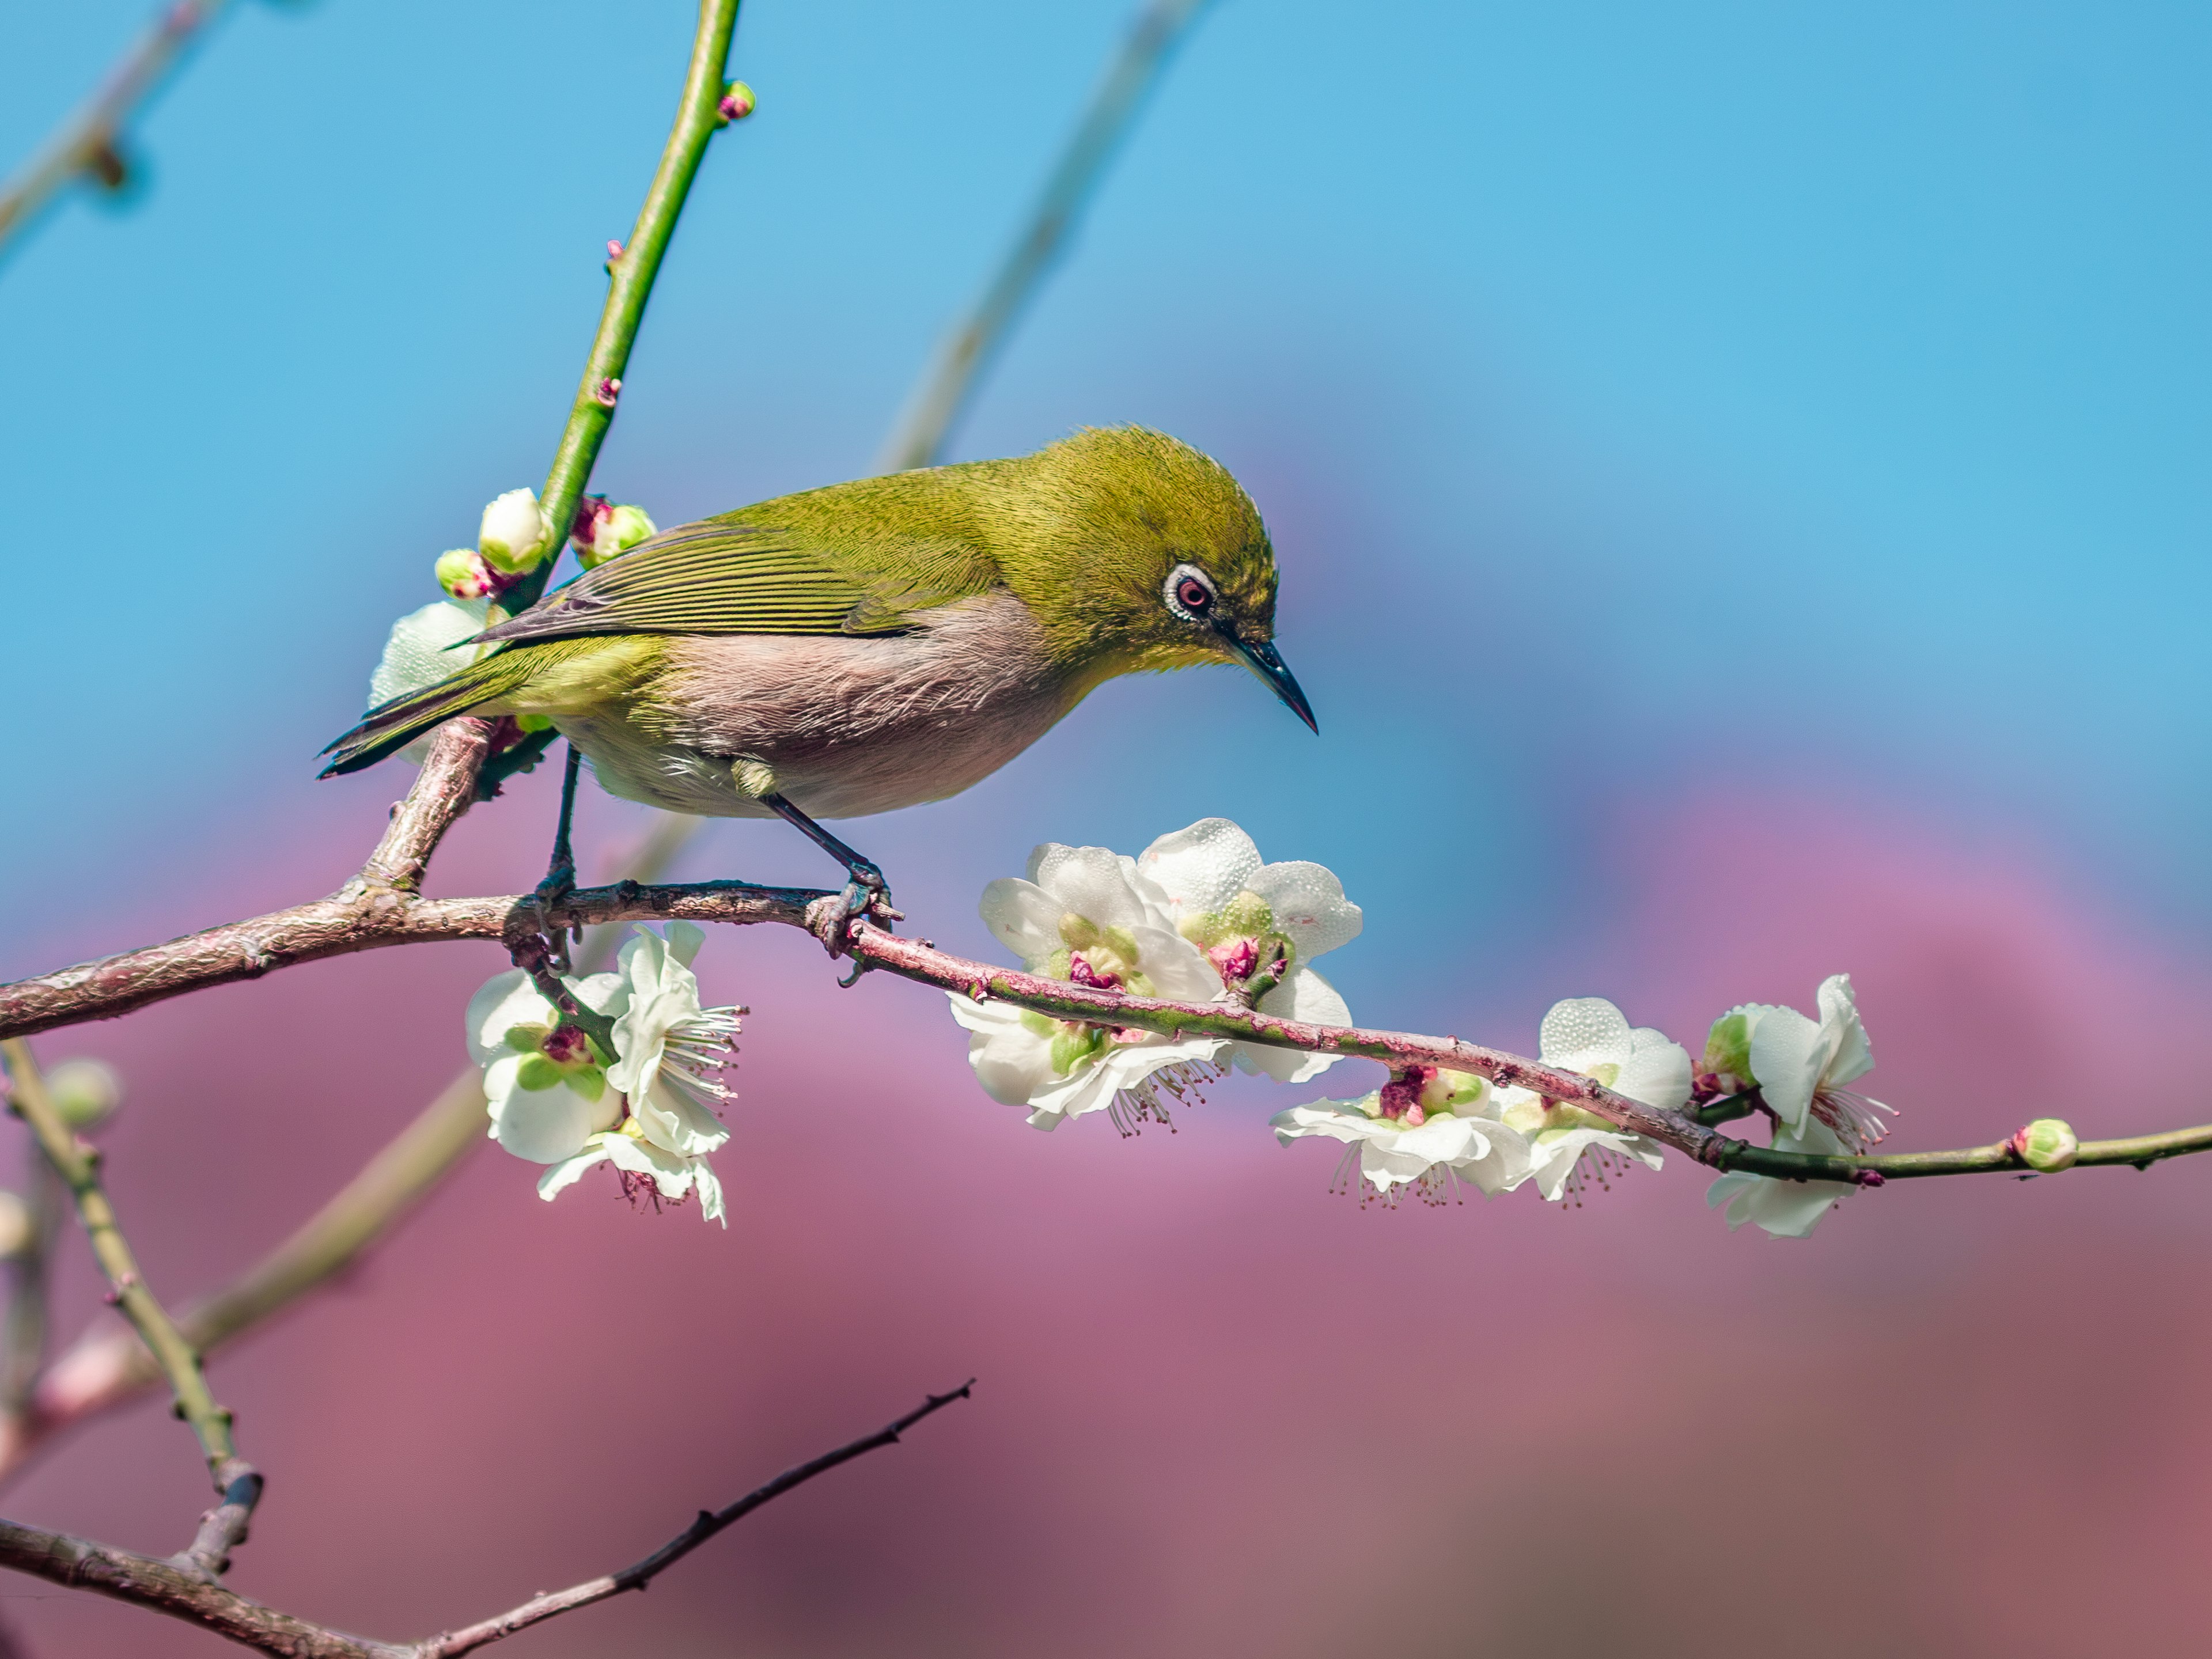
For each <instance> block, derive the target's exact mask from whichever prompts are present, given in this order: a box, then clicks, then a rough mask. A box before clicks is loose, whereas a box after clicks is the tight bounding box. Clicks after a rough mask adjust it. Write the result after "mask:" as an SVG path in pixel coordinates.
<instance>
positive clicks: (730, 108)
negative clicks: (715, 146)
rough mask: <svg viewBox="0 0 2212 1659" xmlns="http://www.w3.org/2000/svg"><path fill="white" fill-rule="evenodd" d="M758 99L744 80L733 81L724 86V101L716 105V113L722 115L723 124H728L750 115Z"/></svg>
mask: <svg viewBox="0 0 2212 1659" xmlns="http://www.w3.org/2000/svg"><path fill="white" fill-rule="evenodd" d="M757 101H758V100H756V99H755V98H754V96H753V89H752V88H750V87H749V86H747V85H746V84H745V83H744V82H742V81H732V82H730V84H729V85H728V86H726V87H725V88H722V101H721V102H720V103H719V104H717V105H715V106H714V113H715V114H717V115H719V116H720V117H721V118H722V122H723V124H724V125H728V124H729V123H730V122H732V121H742V120H744V118H745V117H747V116H748V115H750V114H751V113H752V112H753V109H754V106H755V105H756V104H757Z"/></svg>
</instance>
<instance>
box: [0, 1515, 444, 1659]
mask: <svg viewBox="0 0 2212 1659" xmlns="http://www.w3.org/2000/svg"><path fill="white" fill-rule="evenodd" d="M0 1566H5V1567H13V1568H14V1569H15V1571H18V1572H27V1573H31V1574H33V1575H35V1576H36V1577H40V1578H46V1579H50V1580H52V1582H53V1583H57V1584H60V1585H63V1586H64V1587H65V1588H67V1589H82V1590H91V1591H93V1592H94V1594H95V1595H106V1596H112V1597H113V1598H114V1599H115V1600H116V1601H128V1602H130V1603H131V1605H132V1606H133V1607H146V1608H149V1609H150V1610H151V1611H153V1612H155V1613H167V1614H168V1615H169V1616H170V1617H171V1618H173V1619H182V1620H185V1621H186V1622H187V1623H190V1624H193V1625H197V1626H199V1627H200V1628H201V1629H202V1630H208V1631H213V1632H215V1633H216V1635H218V1636H226V1637H228V1638H230V1639H231V1640H232V1641H234V1642H237V1643H240V1644H242V1645H244V1646H246V1647H249V1648H258V1649H259V1650H261V1651H262V1652H264V1653H272V1654H276V1655H279V1656H281V1659H409V1656H410V1650H409V1649H406V1648H397V1647H392V1646H389V1645H387V1644H385V1643H382V1642H369V1641H364V1640H362V1638H359V1637H354V1636H345V1635H341V1634H340V1633H339V1632H337V1631H333V1630H325V1629H324V1628H323V1627H322V1626H319V1625H311V1624H309V1623H308V1622H307V1620H304V1619H295V1618H294V1617H292V1615H291V1614H289V1613H279V1612H277V1611H276V1609H275V1608H273V1607H263V1606H262V1605H261V1603H259V1602H258V1601H249V1600H248V1599H247V1598H246V1597H245V1596H243V1595H239V1594H238V1592H237V1591H235V1590H232V1589H225V1588H224V1587H223V1586H222V1585H221V1584H217V1583H210V1581H209V1580H207V1579H205V1578H202V1577H197V1576H196V1575H195V1574H193V1573H191V1572H188V1571H185V1570H184V1569H183V1568H180V1567H179V1566H177V1565H175V1564H174V1563H173V1562H169V1561H156V1560H155V1559H153V1558H152V1557H151V1556H145V1555H134V1554H132V1553H131V1552H130V1551H129V1550H119V1549H116V1548H115V1547H112V1546H111V1545H107V1544H95V1543H94V1542H93V1541H91V1540H89V1539H86V1538H72V1537H71V1536H70V1534H67V1533H62V1532H48V1531H46V1530H45V1529H44V1528H39V1527H26V1526H21V1525H19V1524H17V1523H16V1522H13V1521H0Z"/></svg>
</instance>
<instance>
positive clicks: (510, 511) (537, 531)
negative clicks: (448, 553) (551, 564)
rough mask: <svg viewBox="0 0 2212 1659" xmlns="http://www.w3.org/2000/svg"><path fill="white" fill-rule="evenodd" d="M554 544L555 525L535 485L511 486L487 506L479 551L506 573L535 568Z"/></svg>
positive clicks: (492, 565) (515, 573)
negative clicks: (539, 500)
mask: <svg viewBox="0 0 2212 1659" xmlns="http://www.w3.org/2000/svg"><path fill="white" fill-rule="evenodd" d="M552 547H553V526H551V525H550V524H548V523H547V522H546V521H545V509H544V507H540V506H538V492H537V491H536V490H534V489H510V490H508V491H507V494H505V495H501V496H500V497H499V498H498V499H497V500H496V501H493V502H492V503H491V504H490V505H489V506H488V507H485V508H484V510H483V522H482V523H481V524H480V525H478V526H477V552H479V553H481V554H483V558H484V562H485V563H486V564H488V565H489V566H490V567H491V568H493V569H494V570H496V571H498V572H499V573H500V574H502V575H507V576H520V575H522V574H525V573H526V572H528V571H532V570H535V569H536V568H538V565H539V564H540V563H542V562H544V558H545V555H546V554H547V552H549V551H550V550H551V549H552Z"/></svg>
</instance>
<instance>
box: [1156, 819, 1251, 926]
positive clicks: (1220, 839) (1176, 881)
mask: <svg viewBox="0 0 2212 1659" xmlns="http://www.w3.org/2000/svg"><path fill="white" fill-rule="evenodd" d="M1137 868H1138V869H1139V871H1141V872H1143V873H1144V874H1145V875H1146V877H1147V878H1150V879H1151V880H1152V881H1153V882H1155V883H1156V884H1158V886H1159V889H1160V890H1161V891H1162V892H1164V893H1165V894H1166V895H1167V896H1168V902H1169V903H1170V905H1172V906H1173V907H1174V912H1175V915H1176V916H1177V917H1179V918H1180V917H1182V916H1185V915H1206V914H1207V913H1209V912H1212V911H1216V910H1218V909H1220V908H1222V907H1223V906H1224V905H1225V904H1227V903H1228V902H1229V901H1230V900H1231V899H1232V898H1235V897H1236V896H1237V894H1239V893H1241V892H1243V890H1244V889H1245V888H1246V887H1247V886H1249V884H1250V883H1251V879H1252V878H1253V877H1254V876H1255V875H1257V874H1258V873H1259V872H1260V849H1259V848H1257V847H1255V846H1254V845H1253V844H1252V837H1251V836H1248V835H1246V834H1245V833H1244V832H1243V830H1242V829H1238V828H1237V825H1235V824H1234V823H1231V822H1230V821H1229V820H1228V819H1227V818H1200V820H1199V821H1198V822H1197V823H1194V824H1192V825H1190V826H1189V827H1188V828H1187V829H1177V830H1176V831H1175V832H1174V833H1173V834H1171V835H1165V836H1161V837H1160V838H1159V839H1158V841H1155V842H1153V843H1152V845H1151V846H1150V847H1147V848H1145V850H1144V852H1143V853H1142V854H1139V856H1138V859H1137Z"/></svg>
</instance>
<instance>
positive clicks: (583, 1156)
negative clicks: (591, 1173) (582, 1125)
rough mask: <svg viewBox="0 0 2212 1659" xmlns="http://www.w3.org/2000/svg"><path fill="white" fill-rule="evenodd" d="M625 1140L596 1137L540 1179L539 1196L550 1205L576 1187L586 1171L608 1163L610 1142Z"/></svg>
mask: <svg viewBox="0 0 2212 1659" xmlns="http://www.w3.org/2000/svg"><path fill="white" fill-rule="evenodd" d="M620 1139H625V1137H623V1136H621V1135H594V1136H592V1141H591V1144H590V1145H589V1146H586V1147H585V1148H584V1150H583V1151H582V1152H579V1153H577V1154H576V1156H575V1157H574V1158H565V1159H563V1160H562V1162H560V1163H558V1164H555V1165H554V1166H553V1167H552V1168H551V1169H550V1170H546V1171H545V1173H544V1175H542V1176H538V1197H540V1198H542V1199H544V1200H545V1201H546V1202H547V1203H549V1204H550V1203H551V1202H552V1201H553V1200H554V1199H555V1198H556V1197H557V1196H559V1195H560V1194H562V1193H564V1192H566V1191H567V1190H568V1188H571V1187H573V1186H574V1185H575V1184H576V1182H577V1180H578V1179H579V1178H580V1176H582V1175H583V1173H584V1171H585V1170H588V1169H590V1168H591V1167H592V1165H593V1164H604V1163H605V1162H606V1160H607V1158H608V1157H609V1153H608V1152H607V1143H608V1142H609V1141H610V1140H620Z"/></svg>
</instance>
